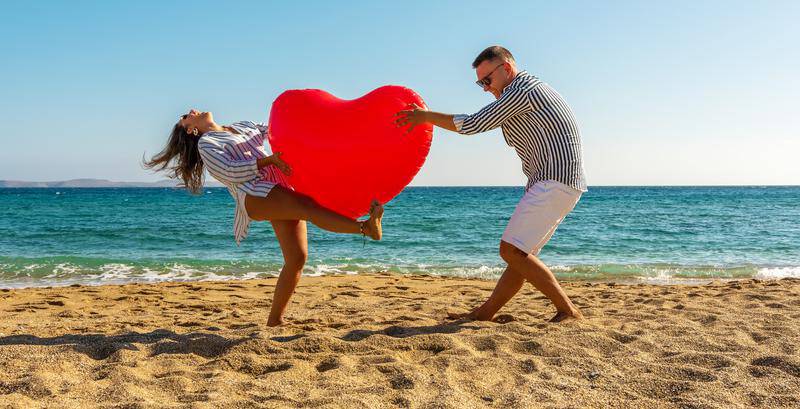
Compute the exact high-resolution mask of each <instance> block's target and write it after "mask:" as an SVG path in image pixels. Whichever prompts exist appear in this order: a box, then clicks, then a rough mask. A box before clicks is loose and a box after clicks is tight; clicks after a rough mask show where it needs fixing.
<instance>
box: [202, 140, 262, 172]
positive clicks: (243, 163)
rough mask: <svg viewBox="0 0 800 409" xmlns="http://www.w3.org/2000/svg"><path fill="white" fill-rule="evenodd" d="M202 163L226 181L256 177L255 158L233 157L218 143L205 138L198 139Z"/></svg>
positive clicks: (256, 166)
mask: <svg viewBox="0 0 800 409" xmlns="http://www.w3.org/2000/svg"><path fill="white" fill-rule="evenodd" d="M198 149H199V150H200V157H201V158H203V163H204V164H205V165H206V166H207V167H208V170H209V171H211V172H212V173H213V174H214V175H213V176H219V177H220V178H222V179H224V180H225V181H227V182H231V183H244V182H247V181H250V180H252V179H254V178H256V177H258V165H257V164H256V161H257V160H256V159H255V158H254V159H234V158H232V157H231V155H230V154H228V153H227V152H225V150H223V149H222V147H220V146H219V145H218V144H216V143H214V142H212V141H209V140H207V139H205V138H200V141H198Z"/></svg>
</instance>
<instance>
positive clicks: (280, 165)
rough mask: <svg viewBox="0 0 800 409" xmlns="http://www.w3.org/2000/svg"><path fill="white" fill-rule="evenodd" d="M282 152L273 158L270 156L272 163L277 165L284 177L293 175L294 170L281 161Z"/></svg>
mask: <svg viewBox="0 0 800 409" xmlns="http://www.w3.org/2000/svg"><path fill="white" fill-rule="evenodd" d="M281 155H283V153H281V152H275V154H273V155H272V156H269V157H268V158H269V159H270V162H271V163H272V164H273V165H275V167H276V168H278V169H279V170H280V171H281V172H283V174H284V175H286V176H289V175H291V174H292V168H291V167H290V166H289V165H288V164H287V163H286V162H284V161H283V159H281Z"/></svg>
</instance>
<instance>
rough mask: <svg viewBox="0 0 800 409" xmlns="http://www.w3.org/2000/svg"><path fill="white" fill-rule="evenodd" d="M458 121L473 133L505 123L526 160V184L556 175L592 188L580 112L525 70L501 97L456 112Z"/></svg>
mask: <svg viewBox="0 0 800 409" xmlns="http://www.w3.org/2000/svg"><path fill="white" fill-rule="evenodd" d="M453 124H454V125H455V126H456V129H457V130H458V132H459V133H462V134H469V135H472V134H476V133H480V132H486V131H489V130H492V129H495V128H497V127H500V128H501V129H502V131H503V136H504V137H505V140H506V143H507V144H508V145H509V146H511V147H513V148H514V150H516V151H517V155H518V156H519V158H520V159H521V160H522V171H523V173H525V176H527V177H528V183H527V185H526V186H525V189H526V190H527V189H529V188H530V187H531V186H533V185H534V184H535V183H536V182H539V181H543V180H555V181H557V182H561V183H563V184H565V185H567V186H570V187H573V188H575V189H577V190H580V191H582V192H585V191H586V177H585V176H584V173H583V157H582V156H583V154H582V152H581V136H580V132H579V131H578V124H577V122H576V121H575V115H574V114H573V113H572V109H570V107H569V105H567V103H566V101H564V99H563V98H562V97H561V95H559V94H558V92H556V91H555V90H554V89H553V88H551V87H550V86H549V85H547V84H545V83H544V82H542V81H540V80H539V79H538V78H536V77H534V76H533V75H530V74H528V73H527V72H525V71H522V72H520V73H519V74H517V76H516V78H514V80H513V81H511V83H510V84H508V86H507V87H506V88H505V89H503V93H502V94H500V98H499V99H497V100H496V101H494V102H492V103H491V104H489V105H487V106H485V107H483V109H481V110H480V111H478V112H477V113H475V114H472V115H455V116H454V117H453Z"/></svg>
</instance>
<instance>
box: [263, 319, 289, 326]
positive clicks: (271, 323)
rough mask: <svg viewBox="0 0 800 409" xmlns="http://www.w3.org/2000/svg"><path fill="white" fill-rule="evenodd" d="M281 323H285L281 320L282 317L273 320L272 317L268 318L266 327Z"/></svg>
mask: <svg viewBox="0 0 800 409" xmlns="http://www.w3.org/2000/svg"><path fill="white" fill-rule="evenodd" d="M283 324H285V322H284V321H283V318H279V319H277V320H273V319H272V318H270V319H269V320H267V326H268V327H277V326H279V325H283Z"/></svg>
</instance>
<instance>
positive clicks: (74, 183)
mask: <svg viewBox="0 0 800 409" xmlns="http://www.w3.org/2000/svg"><path fill="white" fill-rule="evenodd" d="M177 185H178V182H177V181H175V180H170V179H164V180H159V181H158V182H114V181H111V180H106V179H70V180H62V181H57V182H26V181H20V180H0V187H176V186H177ZM221 186H222V185H221V184H220V183H217V182H216V181H208V180H207V181H206V187H221Z"/></svg>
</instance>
